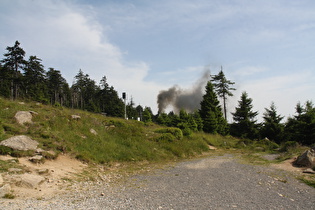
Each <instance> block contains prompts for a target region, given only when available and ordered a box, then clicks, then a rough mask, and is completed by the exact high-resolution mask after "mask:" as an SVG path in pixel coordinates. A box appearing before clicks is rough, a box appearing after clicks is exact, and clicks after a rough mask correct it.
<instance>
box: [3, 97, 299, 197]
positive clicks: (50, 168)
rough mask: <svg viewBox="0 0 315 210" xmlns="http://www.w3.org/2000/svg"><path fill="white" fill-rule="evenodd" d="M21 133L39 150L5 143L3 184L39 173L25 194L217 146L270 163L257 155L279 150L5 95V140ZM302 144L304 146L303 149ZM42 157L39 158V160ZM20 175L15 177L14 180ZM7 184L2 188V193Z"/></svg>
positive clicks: (142, 168)
mask: <svg viewBox="0 0 315 210" xmlns="http://www.w3.org/2000/svg"><path fill="white" fill-rule="evenodd" d="M19 111H26V112H27V113H32V114H31V117H32V119H31V121H30V122H26V123H22V124H19V123H18V121H17V119H16V113H18V112H19ZM21 135H24V136H27V137H29V138H31V139H32V140H34V141H36V142H38V145H37V149H36V150H27V151H19V150H15V149H11V148H9V147H6V146H0V155H1V158H0V168H1V171H0V172H1V174H2V176H1V174H0V178H1V179H0V181H1V180H2V179H3V180H4V182H3V181H2V183H0V186H1V185H3V183H6V182H9V183H10V184H11V185H12V183H13V184H14V183H16V182H21V181H20V180H21V179H23V177H22V178H21V176H22V175H23V174H31V175H34V177H35V178H39V181H38V183H36V184H35V185H34V186H31V187H27V188H28V189H26V190H25V189H24V188H18V191H19V193H23V192H24V194H29V191H34V193H35V194H38V190H37V191H36V189H40V191H41V193H42V194H45V193H46V194H47V193H48V194H49V193H54V192H55V190H57V189H60V188H61V187H62V188H63V189H64V188H65V187H68V186H69V185H67V184H65V183H67V182H69V181H71V180H74V179H73V176H76V179H77V178H80V177H81V178H83V179H86V178H87V179H88V180H90V179H92V180H95V179H99V178H101V179H102V180H103V179H104V176H103V175H101V174H102V173H103V172H104V171H106V170H105V169H109V170H107V172H108V171H111V169H112V168H117V167H118V168H125V169H124V170H125V171H123V172H122V171H120V172H119V173H126V170H129V169H130V168H132V167H134V169H136V170H138V171H139V170H140V171H145V170H146V169H145V168H146V167H148V168H152V167H153V166H152V164H153V165H157V163H165V162H168V161H171V160H179V159H184V158H191V157H196V156H200V155H202V154H209V152H210V153H213V151H214V150H212V149H213V148H214V147H217V148H219V150H220V152H216V154H218V153H219V154H220V153H226V152H233V153H238V154H242V156H243V157H246V158H247V159H250V161H251V162H252V163H266V162H268V161H267V160H265V159H263V158H261V156H260V155H258V156H257V154H259V153H261V154H262V155H263V154H266V153H270V152H273V153H274V152H275V151H274V149H276V148H277V147H278V146H277V145H276V144H274V143H273V142H269V141H266V140H261V141H255V142H253V141H250V140H246V141H244V140H239V139H236V138H233V137H230V136H226V137H223V136H220V135H210V134H206V133H203V132H197V133H193V134H192V135H190V136H183V133H182V131H181V130H180V129H178V128H170V127H161V126H158V125H156V124H154V123H143V122H139V121H135V120H124V119H121V118H112V117H106V116H103V115H101V114H98V113H91V112H86V111H82V110H76V109H68V108H64V107H52V106H48V105H44V104H39V103H35V102H18V101H10V100H6V99H3V98H0V143H1V142H3V141H4V140H6V139H8V138H11V137H15V136H21ZM303 149H305V148H302V149H300V150H298V151H299V152H300V151H301V150H303ZM253 152H254V153H255V154H254V155H253ZM292 155H293V153H292V152H290V153H282V154H281V155H278V157H280V159H279V160H276V162H279V161H281V160H284V159H287V158H290V157H291V156H292ZM34 157H35V158H34ZM37 157H40V158H39V159H36V158H37ZM281 157H282V159H281ZM32 158H33V159H32ZM30 159H32V161H33V163H32V162H31V161H29V160H30ZM34 162H35V163H34ZM94 166H98V167H94ZM128 167H129V168H128ZM134 169H132V170H134ZM149 170H150V169H149ZM107 172H106V173H107ZM75 174H77V175H78V174H79V176H77V175H75ZM38 175H40V176H38ZM116 175H117V174H116ZM116 175H110V176H109V177H113V176H116ZM120 175H121V174H120ZM120 175H118V176H120ZM15 176H16V179H15V180H12V177H15ZM36 176H37V177H36ZM32 178H33V177H32ZM105 179H108V176H105ZM39 184H40V187H39ZM70 185H73V183H71V184H70ZM4 186H6V185H4ZM4 186H2V187H0V188H1V189H0V194H1V190H4V189H3V188H4ZM38 187H39V188H38ZM72 187H73V186H72ZM8 189H9V190H6V191H5V190H4V192H5V193H4V194H3V195H5V196H8V197H9V198H10V196H12V197H14V195H13V194H12V189H14V188H11V187H9V188H8ZM16 191H17V190H15V193H14V194H16ZM3 195H2V196H3Z"/></svg>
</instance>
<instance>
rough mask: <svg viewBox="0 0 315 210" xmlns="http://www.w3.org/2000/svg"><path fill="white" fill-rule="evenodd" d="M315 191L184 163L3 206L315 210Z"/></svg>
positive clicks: (216, 162)
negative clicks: (64, 193)
mask: <svg viewBox="0 0 315 210" xmlns="http://www.w3.org/2000/svg"><path fill="white" fill-rule="evenodd" d="M314 198H315V189H314V188H311V187H309V186H307V185H305V184H303V183H300V182H299V181H297V180H296V179H294V178H293V177H292V175H290V173H289V172H287V171H282V170H278V169H275V168H271V167H267V166H252V165H247V164H241V163H239V161H238V160H237V159H235V157H234V156H231V155H225V156H216V157H209V158H204V159H198V160H193V161H187V162H181V163H179V164H177V165H175V166H174V167H169V168H168V169H164V170H157V171H155V172H153V173H150V174H146V175H137V176H134V177H131V178H129V179H128V180H127V181H126V182H123V183H121V184H120V185H119V186H108V185H107V186H105V184H104V183H99V185H97V186H93V187H92V186H91V187H90V189H89V191H84V192H79V191H78V192H73V193H69V194H68V195H64V196H57V197H55V198H52V199H47V200H46V199H43V200H36V199H31V200H27V201H20V202H18V201H16V202H12V203H8V202H6V203H2V204H1V203H0V206H1V205H3V207H4V209H17V208H22V209H43V208H46V209H315V199H314Z"/></svg>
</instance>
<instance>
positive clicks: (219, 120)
mask: <svg viewBox="0 0 315 210" xmlns="http://www.w3.org/2000/svg"><path fill="white" fill-rule="evenodd" d="M6 50H7V52H6V53H5V54H4V58H3V59H1V61H0V96H2V97H4V98H8V99H11V100H28V101H36V102H40V103H43V104H50V105H52V106H57V107H59V106H61V107H62V106H64V107H68V108H73V109H82V110H86V111H90V112H95V113H103V114H106V115H107V116H112V117H121V118H123V117H124V115H125V101H124V99H123V98H120V97H119V95H118V92H117V91H116V90H115V88H114V87H113V86H110V85H109V84H108V82H107V77H106V76H105V75H104V76H103V77H102V78H101V79H100V82H99V83H98V84H97V83H96V82H95V81H94V80H92V79H91V78H90V77H89V75H88V74H85V73H84V72H83V71H82V70H79V72H78V73H77V75H76V76H75V77H74V82H73V84H72V85H71V86H69V84H68V83H67V81H66V80H65V79H64V78H63V76H62V74H61V71H60V70H56V69H54V68H52V67H50V68H48V70H47V71H46V70H45V69H44V65H43V64H42V60H41V59H40V58H38V57H37V56H30V57H29V58H28V60H26V58H25V54H26V53H25V51H24V49H23V48H21V47H20V43H19V42H18V41H16V42H15V44H14V46H12V47H7V48H6ZM233 84H234V83H233V82H231V81H229V80H227V79H226V77H225V75H224V73H223V71H222V69H221V71H220V72H219V74H218V75H215V76H212V79H211V80H210V81H208V82H207V85H206V87H205V89H206V92H205V94H204V96H203V100H202V101H201V103H200V105H201V108H200V109H199V110H195V111H194V112H193V113H187V111H186V110H184V109H181V110H180V112H179V113H174V112H169V113H168V114H167V113H158V114H157V115H154V114H153V113H152V111H151V108H150V107H142V106H141V105H138V106H135V103H134V102H133V100H132V99H131V100H130V101H129V102H127V104H126V116H127V117H128V118H129V119H140V120H141V121H143V122H145V123H149V122H155V123H157V124H160V125H164V126H169V127H177V128H180V129H181V130H182V131H183V134H184V135H186V136H189V135H191V134H192V133H193V132H197V131H203V132H206V133H213V134H221V135H232V136H235V137H239V138H244V139H252V140H258V139H263V138H268V139H269V140H272V141H274V142H275V143H277V144H280V143H282V142H289V141H290V142H297V143H300V144H303V145H313V144H314V143H315V107H314V105H313V103H312V102H311V101H307V102H305V104H301V103H297V105H296V107H295V108H296V114H295V115H294V116H293V117H289V118H288V119H287V120H286V122H283V119H284V116H281V115H279V114H278V113H277V109H276V105H275V104H274V103H271V106H270V107H269V108H265V112H264V114H263V122H262V123H258V122H257V120H256V116H257V115H258V112H257V111H254V109H253V105H252V101H253V99H251V98H250V97H249V96H248V94H247V93H246V92H243V93H242V95H241V98H240V100H239V101H238V105H237V107H235V111H234V112H233V113H232V115H233V122H232V123H230V124H229V123H228V122H227V121H226V103H225V101H226V99H227V97H229V96H232V95H233V93H232V91H233V90H235V89H234V88H233V87H232V86H233ZM219 99H222V101H223V103H220V101H219ZM221 104H222V105H223V109H222V107H221Z"/></svg>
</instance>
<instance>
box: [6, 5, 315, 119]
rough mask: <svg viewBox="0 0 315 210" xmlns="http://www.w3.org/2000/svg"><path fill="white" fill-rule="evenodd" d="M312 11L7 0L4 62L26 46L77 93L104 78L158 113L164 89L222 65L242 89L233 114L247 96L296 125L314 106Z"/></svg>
mask: <svg viewBox="0 0 315 210" xmlns="http://www.w3.org/2000/svg"><path fill="white" fill-rule="evenodd" d="M314 11H315V1H312V0H300V1H295V0H274V1H271V0H270V1H268V0H267V1H266V0H237V1H236V0H235V1H232V0H195V1H191V0H172V1H169V0H160V1H146V0H134V1H131V0H129V1H128V0H126V1H124V0H119V1H118V0H117V1H114V0H111V1H108V0H104V1H100V0H98V1H97V0H94V1H93V0H90V1H84V0H64V1H62V0H1V1H0V26H1V32H0V53H1V54H4V53H5V48H6V47H7V46H12V45H13V44H14V42H15V40H19V41H20V42H21V46H22V47H23V48H24V49H25V51H26V52H27V56H30V55H36V56H38V57H39V58H41V59H42V60H43V64H44V66H45V68H46V69H48V68H49V67H53V68H55V69H58V70H60V71H61V72H62V74H63V76H64V77H65V78H66V79H67V81H68V83H69V84H70V85H71V84H72V82H73V78H74V76H75V75H76V74H77V73H78V71H79V69H82V70H83V72H85V73H87V74H89V75H90V77H91V78H92V79H94V80H95V81H96V82H99V80H100V79H101V78H102V76H104V75H105V76H107V78H108V83H109V84H110V85H113V86H114V87H115V89H116V90H118V91H119V93H120V94H121V92H123V91H126V92H127V94H128V96H129V98H130V97H131V96H132V97H133V100H134V102H135V103H136V104H140V105H142V106H149V107H151V108H152V110H153V111H154V112H156V111H157V102H156V101H157V95H158V93H159V91H160V90H167V89H168V88H170V87H172V86H173V85H175V84H177V85H179V86H180V87H181V88H182V89H184V90H186V91H189V89H190V88H191V87H192V86H193V85H194V83H195V82H196V81H197V80H198V79H199V78H200V77H201V76H202V74H203V72H204V70H205V69H210V71H211V74H216V73H218V71H219V70H220V66H223V71H224V73H225V75H226V77H227V78H228V79H230V80H232V81H234V82H235V83H236V84H235V88H237V90H236V91H235V92H234V96H233V97H231V98H229V112H234V111H235V106H237V101H238V100H239V99H240V95H241V93H242V92H243V91H246V92H247V93H248V95H249V97H250V98H252V99H253V105H254V110H257V111H259V113H260V115H259V118H261V116H262V114H263V112H264V108H268V107H270V104H271V102H272V101H273V102H274V103H275V105H276V107H277V110H278V112H279V113H280V114H282V115H284V116H286V117H288V116H292V115H294V112H295V106H296V104H297V103H298V102H299V101H300V102H301V103H302V104H304V103H305V102H306V100H313V101H314V89H315V44H314V41H315V13H314ZM170 109H171V108H170Z"/></svg>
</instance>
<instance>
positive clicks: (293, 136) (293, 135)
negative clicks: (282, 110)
mask: <svg viewBox="0 0 315 210" xmlns="http://www.w3.org/2000/svg"><path fill="white" fill-rule="evenodd" d="M296 112H297V115H296V116H294V117H290V118H289V119H288V121H287V122H286V125H285V129H284V133H285V140H287V141H296V142H299V143H301V144H303V145H314V144H315V107H314V105H313V103H312V102H311V101H307V102H306V105H305V107H303V106H302V105H301V104H300V103H298V104H297V106H296Z"/></svg>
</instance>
